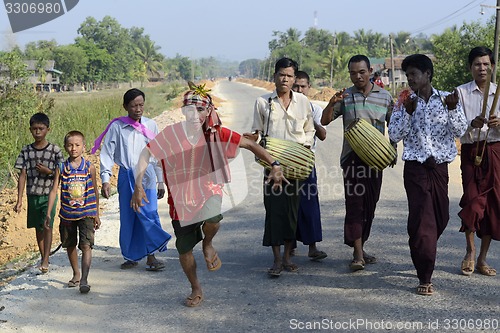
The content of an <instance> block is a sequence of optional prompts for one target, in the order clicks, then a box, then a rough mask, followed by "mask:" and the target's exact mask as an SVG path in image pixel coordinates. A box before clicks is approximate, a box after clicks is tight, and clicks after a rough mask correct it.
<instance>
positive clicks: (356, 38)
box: [239, 16, 495, 90]
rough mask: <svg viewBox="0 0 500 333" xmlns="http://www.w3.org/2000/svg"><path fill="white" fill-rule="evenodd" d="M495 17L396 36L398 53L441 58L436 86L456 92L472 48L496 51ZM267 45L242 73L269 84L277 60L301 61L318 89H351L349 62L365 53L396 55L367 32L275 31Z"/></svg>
mask: <svg viewBox="0 0 500 333" xmlns="http://www.w3.org/2000/svg"><path fill="white" fill-rule="evenodd" d="M494 19H495V18H494V16H493V17H491V18H490V20H489V21H488V22H487V23H486V24H484V25H482V24H480V23H479V22H470V23H467V22H464V23H463V24H462V26H460V27H458V26H452V27H450V28H447V29H446V30H445V31H444V32H443V33H442V34H434V35H431V36H430V37H428V36H426V35H425V34H422V33H420V34H418V35H416V36H413V35H412V34H411V33H409V32H404V31H401V32H398V33H395V34H392V43H393V54H394V56H405V55H410V54H414V53H423V54H433V55H434V57H435V59H436V60H435V62H434V69H435V72H436V74H435V77H434V79H433V85H435V86H436V87H439V88H440V89H445V90H452V89H453V88H454V87H456V86H458V85H460V84H462V83H464V82H467V81H469V80H470V74H469V71H468V68H467V55H468V53H469V51H470V50H471V49H472V48H473V47H475V46H480V45H483V46H487V47H489V48H490V49H492V50H493V44H494V32H495V24H494ZM268 45H269V56H268V57H267V58H266V59H248V60H245V61H243V62H241V63H240V65H239V71H240V73H241V74H243V75H244V76H246V77H250V78H261V79H267V80H269V79H271V75H272V73H273V72H274V63H275V61H276V60H277V59H279V58H281V57H284V56H286V57H289V58H292V59H294V60H296V61H297V62H298V64H299V68H300V69H301V70H304V71H306V72H308V73H309V75H310V76H311V78H312V79H313V81H314V82H315V83H316V84H317V85H320V86H333V87H334V88H340V87H345V86H347V85H350V81H349V73H348V71H347V62H348V61H349V59H350V58H351V57H352V56H353V55H356V54H364V55H366V56H368V57H369V58H389V57H390V56H391V52H390V37H389V36H388V35H384V34H381V33H379V32H373V31H371V30H368V31H366V30H364V29H360V30H357V31H355V32H354V34H353V35H350V34H348V33H346V32H333V33H332V32H330V31H328V30H324V29H316V28H310V29H308V30H307V31H306V32H305V33H304V34H302V33H301V32H300V31H299V30H297V29H296V28H289V29H288V30H286V31H284V32H281V31H274V32H273V38H272V39H271V40H270V41H269V43H268Z"/></svg>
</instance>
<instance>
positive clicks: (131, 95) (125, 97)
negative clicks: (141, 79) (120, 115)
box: [123, 88, 146, 106]
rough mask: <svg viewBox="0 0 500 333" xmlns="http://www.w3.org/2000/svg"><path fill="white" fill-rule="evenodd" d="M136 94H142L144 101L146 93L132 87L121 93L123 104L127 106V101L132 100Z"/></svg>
mask: <svg viewBox="0 0 500 333" xmlns="http://www.w3.org/2000/svg"><path fill="white" fill-rule="evenodd" d="M137 96H142V98H143V99H144V101H146V95H145V94H144V93H143V92H142V91H141V90H139V89H137V88H132V89H129V90H127V92H126V93H125V94H124V95H123V105H124V106H127V105H128V103H130V102H132V101H133V100H134V99H136V98H137Z"/></svg>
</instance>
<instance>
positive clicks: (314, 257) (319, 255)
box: [308, 251, 328, 261]
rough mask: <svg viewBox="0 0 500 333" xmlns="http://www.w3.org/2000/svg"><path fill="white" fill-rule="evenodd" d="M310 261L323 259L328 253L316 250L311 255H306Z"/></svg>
mask: <svg viewBox="0 0 500 333" xmlns="http://www.w3.org/2000/svg"><path fill="white" fill-rule="evenodd" d="M308 257H309V258H310V259H311V260H312V261H318V260H322V259H325V258H326V257H328V255H327V254H326V253H325V252H323V251H316V252H314V254H313V255H312V256H311V255H310V256H308Z"/></svg>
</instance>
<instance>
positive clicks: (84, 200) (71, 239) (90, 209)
mask: <svg viewBox="0 0 500 333" xmlns="http://www.w3.org/2000/svg"><path fill="white" fill-rule="evenodd" d="M64 149H65V150H66V152H67V153H68V155H69V157H68V159H67V160H66V161H65V162H63V163H61V164H60V166H59V167H58V168H56V171H55V175H54V179H55V181H54V185H53V186H52V190H51V191H50V194H49V209H51V208H52V207H54V206H55V201H56V197H57V190H58V188H59V184H60V185H61V209H60V210H59V217H60V219H61V222H60V224H59V233H60V236H61V243H62V247H63V248H65V249H66V251H67V253H68V258H69V262H70V264H71V268H72V269H73V277H72V278H71V280H70V281H69V282H68V287H70V288H71V287H76V286H78V285H80V292H81V293H82V294H86V293H88V292H89V291H90V285H89V284H88V280H87V278H88V275H89V270H90V264H91V262H92V248H93V246H94V234H95V230H97V229H99V227H100V225H101V221H100V219H99V194H98V193H97V191H96V190H95V184H96V170H95V167H94V165H92V164H91V163H90V162H89V161H87V160H85V158H84V157H83V156H82V155H83V151H84V149H85V137H84V135H83V134H82V133H81V132H79V131H71V132H69V133H68V134H66V136H65V137H64ZM50 220H51V218H50V216H49V215H48V214H47V216H46V218H45V225H46V227H48V226H49V224H50ZM77 232H78V237H77ZM78 238H79V240H78ZM77 244H78V248H79V249H80V250H81V251H82V274H81V277H80V270H79V268H78V253H77V250H76V246H77Z"/></svg>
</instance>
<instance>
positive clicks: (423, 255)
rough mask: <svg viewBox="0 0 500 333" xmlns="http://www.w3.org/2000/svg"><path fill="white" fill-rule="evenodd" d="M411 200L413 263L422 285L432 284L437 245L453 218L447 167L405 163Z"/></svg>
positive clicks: (406, 183) (409, 215)
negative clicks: (451, 215)
mask: <svg viewBox="0 0 500 333" xmlns="http://www.w3.org/2000/svg"><path fill="white" fill-rule="evenodd" d="M403 178H404V186H405V190H406V196H407V198H408V235H409V236H410V238H409V242H408V243H409V245H410V253H411V259H412V261H413V265H414V266H415V269H416V270H417V276H418V279H419V280H420V283H430V282H431V278H432V273H433V271H434V265H435V263H436V252H437V242H438V239H439V237H440V236H441V234H442V233H443V231H444V229H445V228H446V225H447V224H448V220H449V218H450V213H449V206H450V202H449V199H448V163H441V164H435V163H434V164H432V163H431V164H429V165H428V164H427V163H424V164H422V163H419V162H416V161H406V162H405V166H404V171H403Z"/></svg>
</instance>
